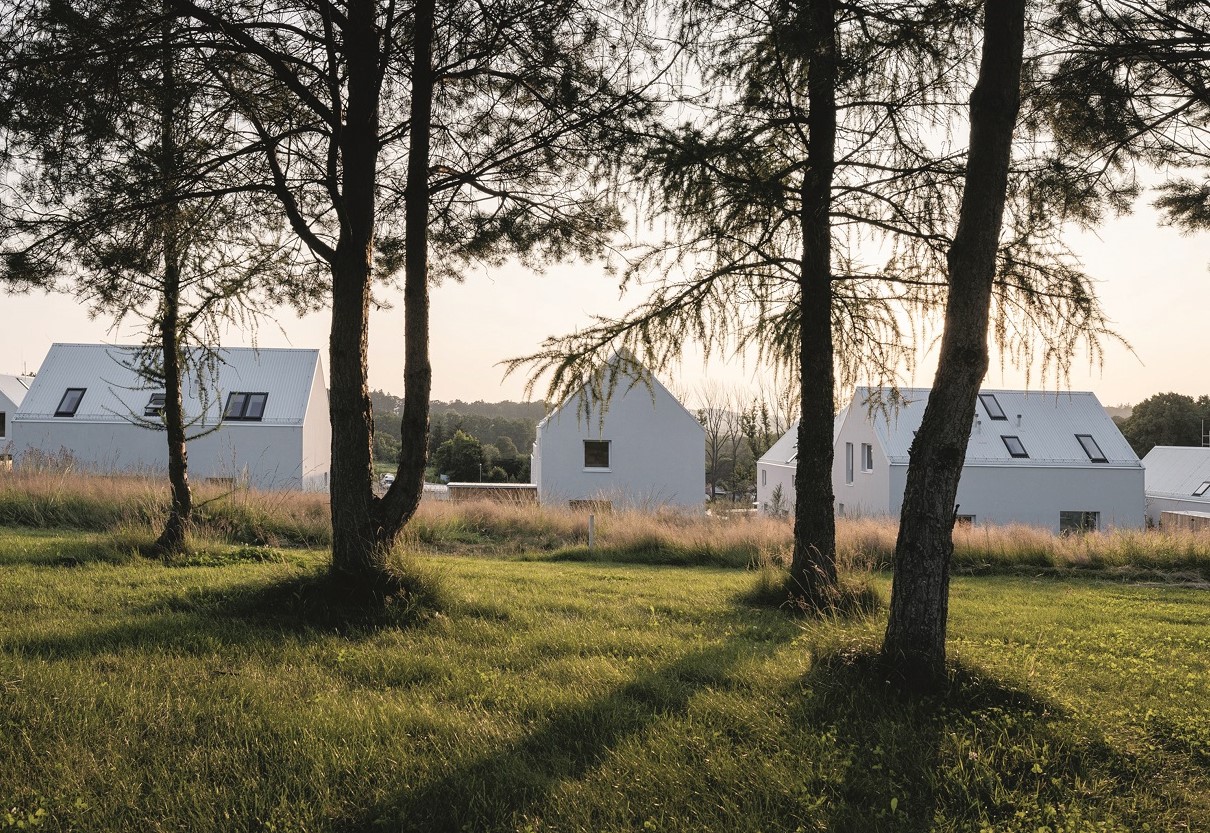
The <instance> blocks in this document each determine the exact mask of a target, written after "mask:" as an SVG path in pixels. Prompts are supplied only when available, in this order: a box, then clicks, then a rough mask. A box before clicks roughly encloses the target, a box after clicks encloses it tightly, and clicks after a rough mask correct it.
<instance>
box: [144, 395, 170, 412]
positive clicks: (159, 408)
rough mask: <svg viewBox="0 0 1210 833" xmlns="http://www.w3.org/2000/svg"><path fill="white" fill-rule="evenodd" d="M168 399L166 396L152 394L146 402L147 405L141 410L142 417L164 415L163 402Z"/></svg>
mask: <svg viewBox="0 0 1210 833" xmlns="http://www.w3.org/2000/svg"><path fill="white" fill-rule="evenodd" d="M167 399H168V395H167V394H164V393H153V394H151V398H150V399H148V400H147V405H146V406H144V408H143V416H145V417H158V416H163V415H164V402H165V401H166V400H167Z"/></svg>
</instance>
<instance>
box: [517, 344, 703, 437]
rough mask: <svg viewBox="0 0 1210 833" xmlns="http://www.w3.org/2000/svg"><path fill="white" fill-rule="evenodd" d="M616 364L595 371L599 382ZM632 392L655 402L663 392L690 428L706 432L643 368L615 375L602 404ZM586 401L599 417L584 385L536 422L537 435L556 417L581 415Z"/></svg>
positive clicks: (597, 403) (595, 401)
mask: <svg viewBox="0 0 1210 833" xmlns="http://www.w3.org/2000/svg"><path fill="white" fill-rule="evenodd" d="M629 358H631V359H633V356H629ZM618 360H619V357H618V356H617V355H614V356H612V357H610V359H609V361H607V362H605V364H604V365H602V366H601V367H600V368H598V369H597V373H598V374H600V375H601V376H602V378H608V376H607V374H608V373H609V372H610V370H609V368H610V367H612V366H613V365H614V364H616V363H617V362H618ZM636 388H638V389H641V390H642V391H643V393H644V394H646V395H647V396H649V397H651V398H652V400H653V401H654V400H655V396H656V392H657V391H663V392H664V393H665V394H667V395H668V398H669V399H671V400H672V401H673V402H675V403H676V405H677V407H678V408H680V410H681V411H682V412H684V414H685V416H687V417H688V418H689V419H690V420H691V421H692V422H693V424H694V425H696V426H697V427H698V428H700V429H701V431H702V433H705V431H706V429H705V428H704V427H703V426H702V424H701V423H700V422H699V421H698V418H697V417H696V416H695V415H694V414H693V412H692V411H690V410H689V408H687V407H686V406H685V403H684V402H681V400H680V399H678V398H677V397H676V395H675V394H673V393H672V391H670V390H668V388H667V387H665V386H664V384H663V383H662V382H660V380H659V379H658V378H657V377H656V375H655V374H654V373H652V372H651V371H650V370H649V369H648V368H646V367H640V368H638V372H637V375H636V374H635V373H631V372H628V370H627V369H625V368H624V369H622V370H619V371H617V378H616V380H615V385H614V387H613V389H612V390H609V391H606V394H607V395H606V397H605V402H606V403H609V402H610V401H611V400H613V399H614V398H615V397H616V398H618V399H623V398H625V397H627V396H629V395H630V392H631V391H632V390H635V389H636ZM586 398H587V410H588V412H589V413H590V414H591V415H593V416H595V417H600V416H601V408H600V401H599V400H598V399H597V397H595V396H594V395H593V394H592V391H591V390H590V388H589V384H588V382H585V383H584V384H582V385H580V387H579V388H577V389H576V392H575V393H573V394H571V395H569V396H568V397H567V398H566V399H564V400H563V401H562V402H561V403H560V404H559V405H558V406H557V407H555V408H552V409H551V411H550V413H548V414H547V415H546V416H544V417H542V419H540V420H539V421H538V425H537V428H538V429H539V433H540V429H542V428H544V427H545V426H546V424H547V423H549V422H550V421H551V420H552V418H554V417H556V416H559V415H560V414H561V413H562V412H563V411H565V410H568V409H571V410H573V411H577V410H578V411H580V412H581V414H580V415H579V416H582V415H583V412H584V410H585V404H586V403H585V399H586ZM606 411H608V404H607V405H606Z"/></svg>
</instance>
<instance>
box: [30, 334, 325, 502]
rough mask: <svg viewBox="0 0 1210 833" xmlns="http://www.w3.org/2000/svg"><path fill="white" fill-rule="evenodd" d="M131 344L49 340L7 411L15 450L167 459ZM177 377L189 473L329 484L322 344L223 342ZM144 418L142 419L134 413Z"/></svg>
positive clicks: (99, 462)
mask: <svg viewBox="0 0 1210 833" xmlns="http://www.w3.org/2000/svg"><path fill="white" fill-rule="evenodd" d="M137 355H138V350H137V348H135V347H122V346H108V345H103V344H55V345H52V346H51V348H50V352H49V353H47V355H46V359H45V360H44V361H43V363H42V367H41V369H40V370H39V371H38V375H37V376H36V377H35V378H34V380H33V382H32V384H31V385H30V388H29V392H28V393H27V394H26V396H25V401H24V402H23V403H22V405H21V408H20V409H19V410H18V411H17V414H16V417H15V418H14V419H13V420H12V422H13V430H12V434H13V457H14V460H15V461H17V462H18V464H19V463H20V461H21V460H22V459H23V458H26V457H30V456H31V455H37V454H38V453H41V454H45V455H59V454H62V453H67V454H70V456H71V458H72V459H73V460H74V461H75V463H76V464H77V465H79V466H80V467H82V468H85V469H89V470H93V471H101V472H115V471H123V472H131V471H146V472H162V471H166V470H167V467H168V450H167V441H166V438H165V436H164V433H163V431H158V430H155V429H154V427H149V425H148V424H149V423H151V424H152V425H154V424H157V423H159V421H160V413H161V411H162V408H163V405H164V389H163V387H159V388H157V387H156V386H155V385H154V384H153V383H150V382H148V381H147V380H146V379H144V378H143V377H142V376H140V375H139V373H138V372H137V371H136V370H135V369H134V363H135V359H136V357H137ZM219 356H220V361H219V362H218V363H217V364H216V365H215V366H214V367H213V369H212V370H203V371H201V377H202V384H201V385H200V386H199V384H198V381H197V379H196V378H193V377H191V378H189V379H187V380H186V381H185V383H184V390H183V394H184V408H185V415H186V420H187V421H188V422H189V426H188V428H187V432H188V434H189V435H190V436H191V437H195V438H194V439H192V440H190V441H189V444H188V453H189V473H190V476H191V477H193V478H197V479H222V480H231V481H234V482H240V483H244V482H246V483H247V484H248V485H250V486H253V487H255V488H261V489H319V490H322V489H326V488H327V486H328V475H329V473H330V470H331V459H332V456H331V455H332V451H331V449H332V427H331V422H330V420H329V416H328V393H327V387H326V385H325V382H324V373H323V365H322V364H321V362H320V358H319V351H318V350H294V349H284V350H283V349H272V350H270V349H263V350H253V349H249V348H226V349H223V350H221V351H220V352H219ZM140 423H141V424H140Z"/></svg>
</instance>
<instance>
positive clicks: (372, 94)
mask: <svg viewBox="0 0 1210 833" xmlns="http://www.w3.org/2000/svg"><path fill="white" fill-rule="evenodd" d="M343 35H344V47H345V48H344V53H345V54H346V55H347V56H348V68H347V72H348V76H347V77H348V81H347V84H348V101H347V106H346V108H345V112H344V124H343V125H334V129H338V130H339V133H338V138H337V142H338V145H339V151H340V157H341V163H342V173H341V186H342V187H341V189H340V190H341V200H340V209H341V211H340V214H339V216H340V221H341V224H340V235H339V237H338V238H337V243H336V249H335V253H334V256H333V260H332V331H331V334H330V337H329V360H330V362H331V384H330V390H331V395H330V397H329V406H328V407H329V412H330V413H331V418H332V477H331V484H330V488H331V495H330V500H331V507H332V568H331V572H332V576H333V578H334V579H335V580H337V581H338V582H339V583H341V584H343V585H347V586H348V587H349V588H350V590H352V591H354V592H358V593H366V594H369V595H371V596H383V595H385V594H388V593H390V592H391V590H392V588H393V586H394V581H393V578H394V577H393V576H392V574H391V572H390V570H389V568H388V566H387V556H388V555H389V553H390V549H391V545H392V544H393V543H394V535H393V531H392V530H388V529H383V528H381V527H380V525H379V524H377V523H376V522H375V518H374V512H373V506H374V494H373V489H372V482H373V477H374V465H373V453H372V443H373V418H372V415H371V410H370V393H369V389H368V387H367V384H366V378H367V365H368V363H367V349H366V346H367V345H366V343H367V334H368V327H369V307H370V287H371V281H372V278H373V264H374V234H375V209H376V195H375V183H376V181H377V166H378V151H379V146H378V124H379V117H378V107H379V97H380V94H381V84H382V71H381V69H380V66H379V54H380V48H381V47H380V44H379V39H378V32H377V27H376V25H375V21H374V3H372V2H370V0H354V2H350V3H349V4H348V14H347V18H346V22H345V26H344V31H343Z"/></svg>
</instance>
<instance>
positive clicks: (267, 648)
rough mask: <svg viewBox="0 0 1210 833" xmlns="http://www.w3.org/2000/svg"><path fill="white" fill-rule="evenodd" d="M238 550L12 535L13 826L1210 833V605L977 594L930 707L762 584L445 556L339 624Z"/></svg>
mask: <svg viewBox="0 0 1210 833" xmlns="http://www.w3.org/2000/svg"><path fill="white" fill-rule="evenodd" d="M74 538H83V540H84V542H83V543H78V544H74V546H76V547H77V548H76V549H75V550H71V551H72V552H74V555H73V556H72V560H71V561H56V560H55V557H54V555H53V553H55V552H56V551H59V552H66V551H68V549H69V548H70V547H71V546H73V543H72V542H73V539H74ZM90 547H91V548H93V549H89V548H90ZM64 548H68V549H64ZM240 551H241V550H240V548H239V547H234V546H229V547H228V548H227V549H226V550H224V549H223V548H222V547H221V546H220V545H217V544H216V545H213V549H212V551H211V552H212V556H213V559H214V561H213V563H214V564H215V565H217V566H167V567H166V566H162V565H160V564H158V563H149V562H146V561H144V560H143V559H140V558H137V557H133V556H131V557H126V556H123V555H122V554H121V551H120V549H119V550H118V551H117V552H116V554H111V553H110V551H109V550H107V549H106V546H105V544H104V538H103V536H98V537H97V538H90V537H88V536H72V535H66V536H59V537H58V538H56V536H55V535H54V534H52V533H39V534H36V535H35V534H24V533H13V532H8V533H5V535H4V536H3V537H2V538H0V575H3V581H0V829H5V828H6V827H7V828H14V829H15V828H16V827H17V825H18V823H19V822H30V821H31V820H32V821H36V822H38V824H39V825H40V829H46V830H69V829H70V830H141V829H165V830H169V829H175V830H190V831H226V830H312V831H359V830H377V829H386V830H426V831H427V830H435V831H446V830H449V831H455V830H474V831H584V830H593V831H596V830H603V831H622V830H626V831H630V830H666V831H689V830H699V831H706V830H712V831H713V830H718V831H721V830H727V831H732V830H734V831H757V830H766V831H767V830H778V831H781V830H796V829H800V828H801V829H803V830H848V831H865V830H895V831H899V830H903V831H918V830H929V829H935V830H943V831H967V830H983V829H986V830H996V831H1029V833H1036V831H1037V830H1039V829H1049V830H1052V831H1055V830H1059V829H1063V830H1068V831H1073V830H1074V831H1137V830H1144V829H1148V828H1149V829H1151V830H1171V831H1177V830H1198V829H1208V828H1210V804H1208V799H1207V796H1210V712H1208V708H1210V696H1208V695H1210V691H1208V690H1207V680H1208V678H1210V671H1208V669H1207V664H1206V663H1207V660H1206V658H1207V657H1208V656H1210V601H1208V600H1207V595H1206V593H1205V592H1204V591H1198V590H1192V589H1179V588H1172V587H1148V586H1131V585H1124V584H1116V583H1108V582H1100V583H1093V582H1087V581H1081V580H1074V579H1062V580H1059V579H1054V578H1049V579H1045V580H1032V579H1026V578H1012V577H967V578H959V579H957V580H956V581H955V583H954V588H953V602H952V605H951V612H952V629H951V633H952V639H951V656H952V658H953V659H954V660H955V661H956V663H957V665H956V666H955V678H954V684H953V686H952V690H951V691H950V692H949V693H948V694H946V695H945V696H942V697H938V698H926V699H915V698H909V697H905V696H903V695H900V694H897V693H896V692H895V691H894V690H893V689H892V688H891V687H890V686H888V685H887V683H885V682H884V679H883V677H882V676H881V675H880V674H879V672H878V667H877V665H876V664H875V663H872V662H871V661H870V660H869V655H870V652H871V651H872V649H874V648H875V647H876V645H877V643H878V640H879V637H880V635H881V631H882V628H883V627H884V626H885V623H884V621H883V619H882V618H872V619H854V620H835V621H826V622H815V623H812V622H809V621H806V620H799V619H795V618H793V617H789V616H786V615H785V614H784V613H782V612H779V611H776V610H771V609H768V608H765V607H758V606H752V605H749V604H748V603H747V602H745V601H744V599H745V598H746V597H747V595H748V594H749V593H750V591H751V589H752V585H753V582H754V577H753V574H752V573H748V572H744V571H738V570H734V569H705V568H703V569H688V570H687V569H683V568H672V567H657V566H644V565H620V564H582V563H567V562H553V563H552V562H544V563H543V562H531V561H521V560H517V559H515V558H514V559H510V560H501V559H495V558H490V557H481V558H456V559H450V558H441V557H432V556H430V557H425V558H420V559H418V561H417V563H418V565H419V567H420V568H422V569H423V570H425V571H428V572H429V573H430V574H435V575H436V577H437V578H436V580H437V581H438V582H439V583H440V584H441V585H442V587H443V588H444V591H445V600H444V603H443V605H442V606H441V607H440V609H439V610H434V611H429V612H428V613H427V614H426V615H423V616H421V617H419V618H417V619H415V620H414V621H413V622H412V624H411V625H410V626H409V627H406V628H380V629H363V630H357V629H347V628H346V629H342V630H340V631H332V630H325V629H321V628H317V627H314V626H311V625H308V624H307V622H306V620H305V619H304V618H299V617H298V616H296V615H295V612H294V611H293V610H292V609H290V608H289V607H288V606H285V607H283V606H281V605H280V604H279V601H280V598H281V593H280V589H281V588H283V587H286V588H288V587H290V586H292V585H295V584H297V583H298V582H299V581H301V580H305V579H306V578H307V577H308V576H311V575H314V574H315V573H316V572H317V571H320V570H322V569H323V564H324V556H323V554H322V553H319V552H313V553H304V552H300V551H292V552H289V553H286V552H282V551H276V550H272V549H269V550H267V552H268V554H269V555H265V552H261V551H259V550H256V549H255V548H254V549H252V550H251V551H246V552H244V554H243V555H240V554H239V553H240ZM89 552H94V556H93V557H89V555H88V554H89ZM258 552H261V555H263V556H265V557H264V559H263V560H258V559H259V556H256V553H258ZM275 552H280V553H281V557H280V558H279V559H277V560H273V558H271V557H270V556H271V555H272V554H273V553H275ZM224 553H227V556H229V560H228V561H227V563H225V564H224V563H223V558H224ZM872 581H873V582H874V583H875V584H876V585H877V586H878V587H879V589H880V591H881V592H882V593H884V594H885V592H886V590H887V583H886V582H885V580H883V579H878V578H873V579H872Z"/></svg>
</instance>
